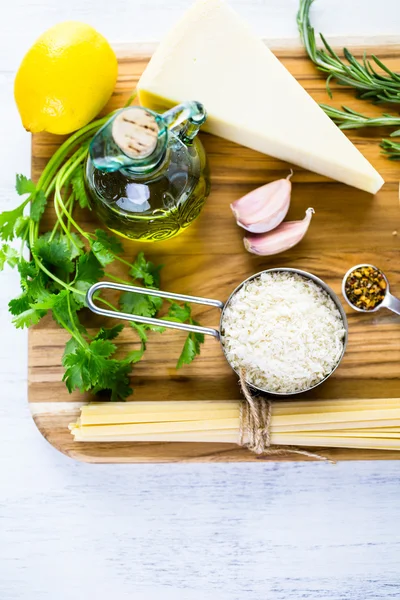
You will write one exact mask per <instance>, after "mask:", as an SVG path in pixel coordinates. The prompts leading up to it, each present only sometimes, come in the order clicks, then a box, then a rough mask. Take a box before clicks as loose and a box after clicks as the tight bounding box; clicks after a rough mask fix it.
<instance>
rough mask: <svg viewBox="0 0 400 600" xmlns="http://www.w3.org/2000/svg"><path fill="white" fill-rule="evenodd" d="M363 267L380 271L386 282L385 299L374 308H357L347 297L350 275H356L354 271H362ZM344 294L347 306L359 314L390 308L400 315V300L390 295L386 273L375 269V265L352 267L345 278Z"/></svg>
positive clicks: (343, 284) (343, 283)
mask: <svg viewBox="0 0 400 600" xmlns="http://www.w3.org/2000/svg"><path fill="white" fill-rule="evenodd" d="M363 267H371V268H372V269H375V270H376V271H378V273H379V274H380V275H382V277H383V279H384V280H385V282H386V289H385V290H383V293H384V294H385V297H384V298H383V300H382V301H381V302H380V303H379V304H377V305H376V306H375V307H374V308H360V307H359V306H356V305H355V304H353V303H352V302H351V300H349V298H348V296H347V292H346V282H347V279H348V278H349V277H350V275H351V274H352V273H354V271H357V269H362V268H363ZM342 294H343V297H344V299H345V300H346V302H347V304H348V305H349V306H351V308H352V309H354V310H356V311H357V312H363V313H372V312H376V311H377V310H380V309H381V308H388V309H389V310H391V311H392V312H394V313H396V315H400V300H399V298H396V297H395V296H393V295H392V294H391V293H390V288H389V281H388V279H387V277H386V275H385V273H384V272H383V271H381V269H378V267H375V266H374V265H369V264H366V263H364V264H361V265H356V266H355V267H351V269H349V270H348V271H347V273H346V275H345V276H344V277H343V282H342Z"/></svg>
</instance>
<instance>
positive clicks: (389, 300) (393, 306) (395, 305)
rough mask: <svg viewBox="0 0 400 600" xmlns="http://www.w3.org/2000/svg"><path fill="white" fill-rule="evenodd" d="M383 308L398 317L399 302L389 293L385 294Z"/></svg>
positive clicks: (399, 311)
mask: <svg viewBox="0 0 400 600" xmlns="http://www.w3.org/2000/svg"><path fill="white" fill-rule="evenodd" d="M385 306H386V308H388V309H389V310H391V311H392V312H394V313H396V315H400V300H399V298H396V296H392V294H390V293H389V292H388V293H387V294H386V298H385Z"/></svg>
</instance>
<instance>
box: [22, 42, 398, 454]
mask: <svg viewBox="0 0 400 600" xmlns="http://www.w3.org/2000/svg"><path fill="white" fill-rule="evenodd" d="M375 50H376V49H375ZM371 52H374V49H371ZM277 55H278V57H279V58H280V59H281V60H282V62H283V63H284V65H285V66H286V67H287V68H288V69H289V70H290V71H291V73H292V74H293V75H294V76H295V77H296V78H297V79H298V80H299V81H300V83H301V84H302V85H303V86H304V87H305V88H306V90H307V91H308V92H309V93H310V94H311V95H312V96H313V98H314V99H315V100H317V101H318V102H325V103H331V104H332V105H334V106H337V107H339V106H340V105H341V104H346V105H349V106H351V107H352V108H354V109H356V110H357V109H358V110H360V111H364V112H366V111H367V112H368V113H369V114H370V115H375V114H379V113H380V112H382V110H381V109H380V108H379V107H374V106H370V105H369V104H366V103H365V102H361V101H359V100H357V99H356V98H355V97H354V94H353V92H352V91H351V90H347V89H345V88H342V87H340V88H338V87H335V86H332V89H333V92H334V96H333V100H332V101H330V100H329V98H328V96H327V93H326V91H325V80H324V78H323V77H321V76H320V74H318V73H317V72H316V70H315V69H314V67H313V65H312V64H311V63H310V62H309V60H308V59H307V58H306V57H305V55H304V53H303V51H302V50H297V49H291V50H282V51H277ZM379 57H380V58H381V60H384V61H385V62H386V63H387V64H388V65H389V66H390V67H391V68H393V69H394V70H397V71H399V70H400V48H399V47H396V46H388V47H382V46H380V47H379ZM147 61H148V57H147V56H131V55H129V54H124V55H121V56H120V60H119V78H118V83H117V86H116V90H115V93H114V95H113V97H112V99H111V102H110V104H109V106H108V107H107V110H110V109H111V110H112V109H114V108H118V107H120V106H122V105H123V103H124V102H125V101H126V99H127V98H128V97H129V95H130V94H131V92H132V90H133V89H134V87H135V84H136V82H137V80H138V78H139V76H140V74H141V72H142V71H143V68H144V67H145V65H146V62H147ZM238 85H240V82H238ZM383 135H386V133H385V131H382V130H375V131H374V130H367V131H359V132H351V133H350V137H351V139H352V140H353V141H354V143H355V144H356V146H357V147H358V148H359V149H360V150H361V152H362V153H363V154H364V155H365V156H366V157H367V158H368V159H369V160H370V161H371V163H372V164H373V165H374V166H375V167H376V168H377V169H378V171H379V172H380V173H381V174H382V176H383V177H384V179H385V181H386V184H385V185H384V187H383V188H382V190H381V191H380V192H379V193H378V194H377V195H376V196H375V197H372V196H370V195H369V194H367V193H364V192H361V191H359V190H356V189H354V188H350V187H348V186H345V185H343V184H339V183H337V182H333V181H330V180H328V179H326V178H324V177H322V176H319V175H316V174H314V173H311V172H308V171H304V170H302V169H300V168H298V167H293V169H294V177H293V179H292V181H293V195H292V203H291V208H290V211H289V214H288V219H289V220H292V219H300V218H302V217H303V216H304V211H305V210H306V208H307V207H309V206H312V207H314V209H315V212H316V214H315V216H314V218H313V221H312V223H311V227H310V229H309V232H308V234H307V236H306V238H305V239H304V240H303V241H302V243H301V244H299V245H298V246H297V247H296V248H294V249H292V250H290V251H288V252H286V253H285V254H282V255H278V256H276V257H268V258H263V257H254V256H251V255H249V254H247V253H246V252H245V251H244V249H243V245H242V237H243V231H242V230H240V229H239V228H238V227H237V226H236V223H235V221H234V219H233V218H232V215H231V212H230V209H229V204H230V202H232V201H233V200H235V199H237V198H238V197H240V196H241V195H243V194H244V193H246V192H248V191H250V190H251V189H253V188H254V187H256V186H258V185H261V184H264V183H266V182H268V181H272V180H274V179H277V178H279V177H285V176H286V175H287V173H288V170H289V169H290V168H291V166H292V165H289V164H287V163H284V162H282V161H279V160H276V159H274V158H271V157H268V156H264V155H262V154H259V153H256V152H254V151H252V150H249V149H247V148H243V147H241V146H237V145H235V144H233V143H231V142H228V141H226V140H222V139H220V138H216V137H214V136H210V135H206V134H203V135H202V136H201V138H202V141H203V143H204V145H205V147H206V150H207V153H208V156H209V161H210V167H211V173H212V193H211V195H210V197H209V199H208V201H207V203H206V206H205V208H204V210H203V213H202V215H201V217H200V218H199V219H198V221H197V222H196V223H195V224H194V225H192V226H191V227H190V228H189V229H188V230H187V231H186V232H185V233H183V234H182V235H181V236H179V237H178V238H176V239H174V240H170V241H167V242H162V243H157V244H138V243H133V242H132V243H127V242H125V250H126V257H127V258H128V259H133V258H134V257H135V255H136V254H137V252H138V251H139V250H142V249H143V250H145V252H146V255H147V256H148V257H151V259H152V260H153V261H154V262H156V263H162V264H163V265H164V269H163V275H162V288H163V289H165V290H169V291H174V292H181V293H184V294H194V295H201V296H206V297H213V298H218V299H221V300H225V299H226V298H227V297H228V296H229V294H230V292H231V291H232V289H233V288H234V287H235V286H236V285H237V284H238V283H240V282H241V281H242V280H243V279H245V278H246V277H248V276H250V275H251V274H253V273H255V272H257V271H260V270H262V269H266V268H270V267H284V266H286V267H287V266H290V267H297V268H300V269H304V270H306V271H310V272H312V273H314V274H315V275H317V276H319V277H321V278H322V279H324V280H325V281H326V282H327V283H328V284H329V285H331V287H332V288H333V289H334V290H335V291H336V292H337V293H338V294H339V293H340V286H341V279H342V276H343V274H344V273H345V272H346V271H347V269H348V268H349V267H351V266H352V265H354V264H357V263H359V262H368V263H372V264H376V265H377V266H379V267H380V268H382V269H383V270H384V271H385V272H386V273H387V275H388V277H389V280H390V284H391V288H392V291H393V293H394V294H396V292H397V293H398V294H400V268H399V265H398V260H397V256H398V250H399V236H400V222H399V216H400V211H399V198H398V180H399V165H398V163H395V162H390V161H389V160H387V159H385V158H384V157H383V156H381V155H380V149H379V140H380V138H381V137H382V136H383ZM59 143H60V138H59V137H56V136H51V135H49V134H40V135H35V136H33V144H32V174H33V176H34V178H35V179H36V178H37V177H38V176H39V174H40V172H41V170H42V169H43V167H44V166H45V164H46V161H47V160H48V159H49V157H50V156H51V155H52V153H53V152H54V151H55V150H56V148H57V146H58V145H59ZM76 216H77V218H78V220H79V222H80V223H81V224H82V225H83V227H84V228H88V229H93V228H94V227H96V226H98V223H96V221H95V218H94V216H93V215H92V214H91V213H89V212H88V211H80V212H79V211H77V215H76ZM53 221H54V215H53V213H52V210H51V209H50V210H48V212H47V213H46V215H45V217H44V219H43V229H44V230H46V229H47V228H48V227H49V226H50V225H51V224H52V223H53ZM397 231H398V232H399V233H398V234H397ZM116 272H118V271H116ZM346 310H347V308H346ZM194 314H195V316H196V318H197V319H198V320H199V321H201V323H202V324H204V325H217V324H218V318H219V315H218V314H217V311H216V310H215V309H208V308H204V307H195V308H194ZM348 318H349V328H350V330H349V345H348V350H347V353H346V356H345V358H344V360H343V362H342V364H341V366H340V368H339V369H338V370H337V371H336V372H335V374H334V376H332V378H331V379H330V380H329V381H328V382H326V383H325V384H324V385H323V386H321V387H320V388H317V389H316V390H314V391H313V392H310V393H309V394H307V397H324V398H346V397H349V398H350V397H351V398H354V397H356V398H367V397H368V398H371V397H376V398H382V397H396V398H397V397H399V398H400V380H399V365H400V336H399V326H400V319H399V317H397V316H395V315H393V314H392V313H389V312H387V311H384V310H383V311H380V312H378V313H376V314H374V315H360V314H357V313H355V312H350V311H348ZM100 323H102V321H101V319H100V318H99V317H95V316H94V315H90V316H89V315H87V325H88V327H89V329H90V327H97V326H99V325H100ZM120 337H121V343H120V346H121V350H122V351H126V350H127V349H129V350H131V349H134V348H135V347H137V346H138V340H136V339H135V337H134V334H133V332H132V331H131V330H128V328H125V330H124V331H123V333H122V334H121V336H120ZM67 339H68V335H67V334H66V333H65V332H64V331H63V330H61V329H60V328H59V327H58V326H57V325H56V323H55V322H54V321H53V320H52V319H51V318H50V317H46V318H45V319H43V320H42V321H41V322H40V323H39V325H37V326H35V327H34V328H32V329H31V331H30V335H29V379H28V384H29V402H30V406H31V409H32V413H33V416H34V419H35V422H36V424H37V426H38V428H39V430H40V431H41V432H42V434H43V435H44V436H45V437H46V438H47V439H48V441H49V442H50V443H51V444H52V445H53V446H55V447H56V448H58V449H59V450H61V451H62V452H64V453H66V454H68V455H70V456H72V457H74V458H77V459H79V460H84V461H89V462H169V461H184V462H190V461H252V460H268V458H267V457H262V458H261V459H260V458H259V457H258V458H256V457H255V456H253V455H252V454H251V453H250V452H249V451H247V450H245V449H241V448H238V447H237V446H235V445H227V444H187V443H185V444H183V443H180V444H178V443H173V444H172V443H171V444H166V443H158V444H157V443H151V444H150V443H135V444H133V443H129V444H128V443H110V444H101V443H93V444H83V443H75V442H73V440H72V437H71V435H70V433H69V432H68V429H67V425H68V423H69V422H70V421H71V420H73V419H74V418H75V417H76V415H77V413H78V406H79V405H78V404H77V403H79V402H82V401H88V400H89V399H90V398H89V396H86V397H85V396H83V397H82V395H80V394H79V393H74V394H71V395H69V394H68V392H67V390H66V388H65V386H64V384H63V383H62V382H61V379H62V374H63V369H62V366H61V356H62V352H63V347H64V345H65V342H66V341H67ZM183 341H184V335H183V334H181V333H179V332H176V331H167V332H166V333H164V334H162V336H160V335H157V334H154V335H152V336H151V339H150V341H149V344H148V351H147V352H146V355H145V358H144V359H143V361H141V362H140V363H139V364H137V365H135V367H134V371H133V373H132V380H131V383H132V387H133V388H134V390H135V391H134V399H138V400H151V399H165V400H166V401H168V400H172V399H174V400H179V399H182V400H183V399H193V400H199V399H230V398H239V397H240V394H239V388H238V384H237V380H236V377H235V375H234V374H233V372H232V371H231V369H230V368H229V366H228V365H227V363H226V362H225V359H224V358H223V355H222V351H221V349H220V346H219V344H218V343H217V342H216V341H215V340H214V339H211V338H210V339H207V340H206V343H205V344H204V347H203V349H202V354H201V356H200V357H199V358H197V359H196V360H195V361H194V362H193V364H192V365H190V366H187V367H184V368H183V369H182V370H180V371H176V370H175V364H176V360H177V358H178V356H179V353H180V350H181V347H182V344H183ZM399 401H400V400H399ZM323 453H324V454H325V455H327V456H330V457H334V458H337V459H360V458H363V459H372V458H373V459H377V458H384V459H388V458H397V457H398V454H397V453H396V452H378V451H363V450H360V451H350V450H334V449H332V450H329V451H328V450H323ZM293 458H295V459H296V460H298V457H293V456H292V455H290V454H288V455H287V456H285V457H283V458H282V460H285V459H293ZM274 460H276V457H274ZM300 460H301V459H300Z"/></svg>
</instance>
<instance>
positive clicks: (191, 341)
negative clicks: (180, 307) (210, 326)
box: [176, 319, 204, 369]
mask: <svg viewBox="0 0 400 600" xmlns="http://www.w3.org/2000/svg"><path fill="white" fill-rule="evenodd" d="M191 323H192V324H193V325H198V324H199V323H198V322H197V321H194V320H193V319H191ZM203 343H204V334H202V333H195V332H193V331H191V332H190V333H189V335H188V336H187V338H186V342H185V345H184V346H183V350H182V353H181V355H180V357H179V359H178V362H177V365H176V368H177V369H180V368H181V367H182V366H183V365H188V364H190V363H191V362H192V360H193V359H195V358H196V356H198V355H199V354H200V345H201V344H203Z"/></svg>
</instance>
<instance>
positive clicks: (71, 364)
mask: <svg viewBox="0 0 400 600" xmlns="http://www.w3.org/2000/svg"><path fill="white" fill-rule="evenodd" d="M115 348H116V347H115V345H114V344H112V343H111V342H110V341H109V340H95V341H93V342H92V343H91V344H90V345H89V346H87V347H78V348H75V349H74V352H71V353H67V354H65V355H64V358H63V364H64V366H65V368H66V369H65V374H64V377H63V380H64V381H65V383H66V385H67V388H68V390H69V392H72V391H73V390H74V389H79V390H80V391H81V392H83V391H89V390H91V391H92V392H93V393H98V392H101V391H103V392H104V391H108V392H109V393H110V395H111V400H113V401H115V400H120V399H121V400H123V399H125V398H126V397H127V396H129V395H130V394H131V392H132V390H131V388H130V387H129V374H130V370H131V367H130V364H129V363H128V362H126V361H119V360H115V359H110V358H109V357H110V356H112V354H113V353H114V352H115Z"/></svg>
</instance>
